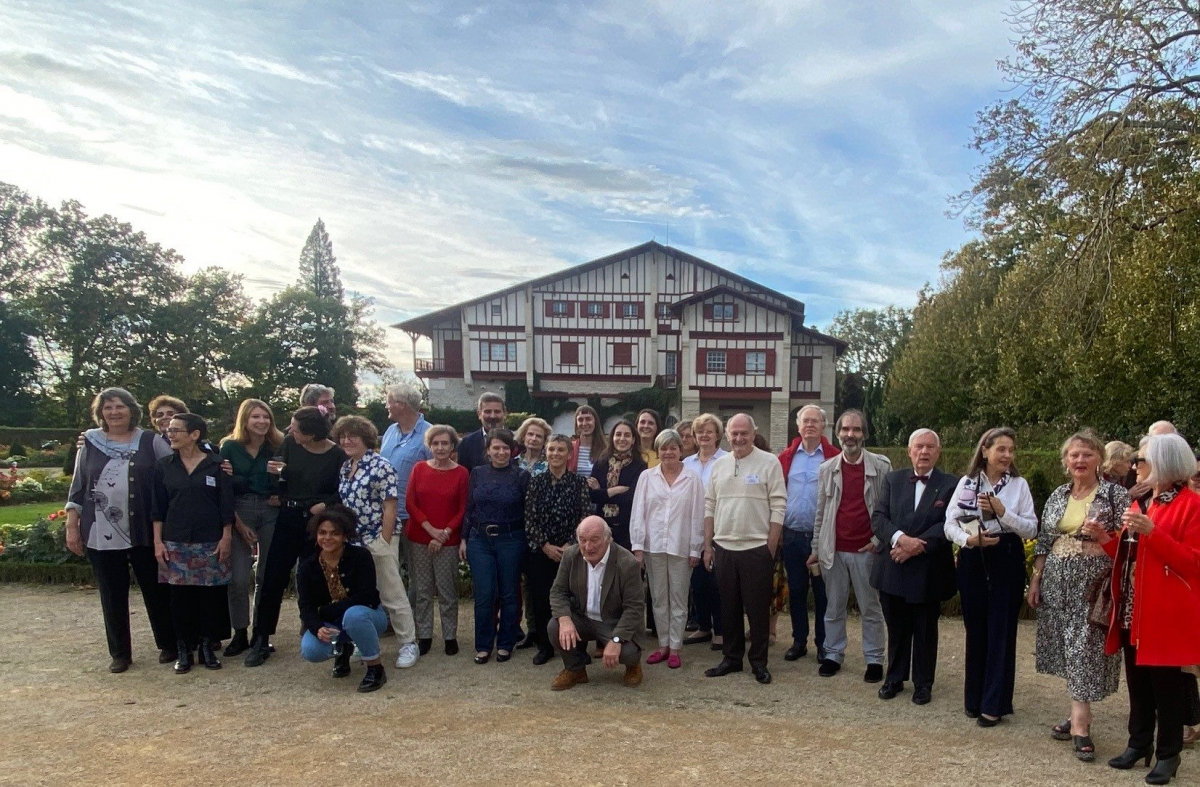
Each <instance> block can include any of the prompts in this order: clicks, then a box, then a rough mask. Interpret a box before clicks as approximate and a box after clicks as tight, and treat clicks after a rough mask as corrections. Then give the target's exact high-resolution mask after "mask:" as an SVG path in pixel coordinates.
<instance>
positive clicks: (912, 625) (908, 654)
mask: <svg viewBox="0 0 1200 787" xmlns="http://www.w3.org/2000/svg"><path fill="white" fill-rule="evenodd" d="M879 603H880V604H881V605H882V606H883V620H884V622H885V623H886V624H887V634H888V645H887V649H888V668H887V677H886V678H885V679H884V680H885V682H887V683H903V682H904V681H906V680H908V678H909V675H910V668H911V675H912V682H913V685H914V686H916V687H918V688H920V687H925V688H932V687H933V676H934V672H935V671H936V670H937V650H938V618H939V617H940V616H941V614H942V605H941V602H938V601H933V602H928V603H923V604H914V603H910V602H908V601H905V600H904V599H903V598H901V597H900V596H893V595H892V594H890V593H884V592H882V591H881V592H880V593H879Z"/></svg>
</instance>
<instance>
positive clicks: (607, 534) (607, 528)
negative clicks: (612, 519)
mask: <svg viewBox="0 0 1200 787" xmlns="http://www.w3.org/2000/svg"><path fill="white" fill-rule="evenodd" d="M588 519H590V517H586V516H585V517H584V518H583V519H582V520H581V521H580V522H579V524H578V525H576V526H575V538H576V539H578V538H579V529H580V528H581V527H583V526H584V524H585V523H586V522H587V521H588ZM600 521H601V522H603V523H604V537H605V538H607V539H608V540H609V541H612V537H613V535H612V528H611V527H610V526H609V524H608V523H607V522H604V520H602V519H601V520H600Z"/></svg>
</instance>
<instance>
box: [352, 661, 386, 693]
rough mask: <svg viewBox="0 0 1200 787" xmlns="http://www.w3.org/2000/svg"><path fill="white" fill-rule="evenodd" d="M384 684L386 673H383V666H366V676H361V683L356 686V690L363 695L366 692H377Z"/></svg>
mask: <svg viewBox="0 0 1200 787" xmlns="http://www.w3.org/2000/svg"><path fill="white" fill-rule="evenodd" d="M385 683H387V673H386V672H384V671H383V665H382V664H368V665H367V674H366V675H364V676H363V679H362V683H360V684H358V690H359V691H360V692H362V693H363V694H366V693H367V692H368V691H378V690H379V689H382V688H383V684H385Z"/></svg>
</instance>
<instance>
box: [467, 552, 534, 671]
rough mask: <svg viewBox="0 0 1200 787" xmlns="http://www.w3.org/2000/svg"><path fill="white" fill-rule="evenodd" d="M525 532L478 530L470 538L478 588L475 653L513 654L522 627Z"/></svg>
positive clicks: (469, 554) (474, 581) (470, 556)
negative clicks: (495, 533)
mask: <svg viewBox="0 0 1200 787" xmlns="http://www.w3.org/2000/svg"><path fill="white" fill-rule="evenodd" d="M528 548H529V547H528V545H527V544H526V543H525V531H524V530H514V531H512V532H510V533H504V534H502V535H499V536H486V535H484V534H483V533H476V534H475V536H474V537H472V538H471V539H469V540H468V541H467V563H468V564H469V565H470V566H471V584H473V585H474V587H475V652H476V653H491V651H492V647H493V646H494V647H495V648H496V649H497V650H507V651H509V652H510V653H511V652H512V649H513V648H514V647H515V646H516V644H517V636H518V633H519V632H520V630H521V620H520V618H521V563H522V561H523V560H524V558H525V550H527V549H528ZM497 597H499V599H500V631H499V632H497V631H496V618H495V614H494V610H495V608H496V598H497Z"/></svg>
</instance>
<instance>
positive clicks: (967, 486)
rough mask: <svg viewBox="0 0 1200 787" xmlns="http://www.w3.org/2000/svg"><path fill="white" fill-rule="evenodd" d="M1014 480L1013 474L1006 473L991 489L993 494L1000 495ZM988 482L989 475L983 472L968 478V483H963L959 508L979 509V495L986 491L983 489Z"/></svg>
mask: <svg viewBox="0 0 1200 787" xmlns="http://www.w3.org/2000/svg"><path fill="white" fill-rule="evenodd" d="M1012 478H1013V476H1012V473H1009V472H1007V471H1005V473H1004V475H1002V476H1000V480H999V481H997V482H996V485H995V486H993V487H991V490H992V494H994V495H998V494H1000V490H1001V489H1003V488H1004V487H1005V486H1007V485H1008V482H1009V481H1011V480H1012ZM986 480H987V475H986V474H984V473H982V472H980V473H977V474H976V475H973V476H967V480H966V482H965V483H963V488H962V491H961V492H959V494H958V507H959V508H963V509H966V510H975V509H977V508H979V493H980V492H983V491H986V490H985V489H984V488H983V484H984V482H985V481H986ZM989 486H990V484H989Z"/></svg>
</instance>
